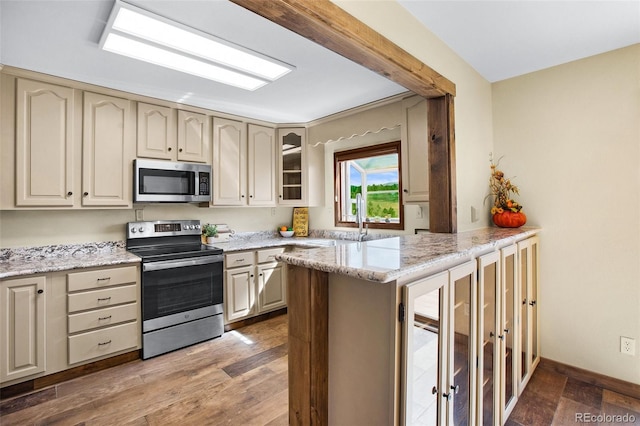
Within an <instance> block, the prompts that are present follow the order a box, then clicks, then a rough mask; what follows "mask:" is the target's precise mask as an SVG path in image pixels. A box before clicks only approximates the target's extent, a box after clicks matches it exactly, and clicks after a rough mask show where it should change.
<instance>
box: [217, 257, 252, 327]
mask: <svg viewBox="0 0 640 426" xmlns="http://www.w3.org/2000/svg"><path fill="white" fill-rule="evenodd" d="M254 269H255V267H254V266H245V267H242V268H233V269H228V270H227V271H226V276H225V293H224V297H225V305H224V311H225V312H224V313H225V315H226V317H227V321H235V320H238V319H241V318H244V317H246V316H249V315H251V314H253V313H254V312H255V303H256V285H255V279H254V278H255V277H254Z"/></svg>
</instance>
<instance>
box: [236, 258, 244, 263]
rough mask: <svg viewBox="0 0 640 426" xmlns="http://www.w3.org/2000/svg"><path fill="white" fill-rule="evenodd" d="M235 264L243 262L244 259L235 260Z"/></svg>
mask: <svg viewBox="0 0 640 426" xmlns="http://www.w3.org/2000/svg"><path fill="white" fill-rule="evenodd" d="M236 262H244V259H236Z"/></svg>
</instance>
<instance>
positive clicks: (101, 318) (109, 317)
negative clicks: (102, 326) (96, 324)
mask: <svg viewBox="0 0 640 426" xmlns="http://www.w3.org/2000/svg"><path fill="white" fill-rule="evenodd" d="M108 319H111V315H109V316H108V317H98V321H104V320H108Z"/></svg>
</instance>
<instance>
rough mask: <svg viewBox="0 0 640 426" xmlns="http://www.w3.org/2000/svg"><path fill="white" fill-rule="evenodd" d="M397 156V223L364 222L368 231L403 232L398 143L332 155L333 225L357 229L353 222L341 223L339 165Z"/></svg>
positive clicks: (341, 198)
mask: <svg viewBox="0 0 640 426" xmlns="http://www.w3.org/2000/svg"><path fill="white" fill-rule="evenodd" d="M388 154H397V155H398V204H399V205H398V218H399V221H398V222H397V223H386V222H364V223H365V225H368V227H369V228H370V229H393V230H404V204H403V200H402V194H403V190H402V152H401V143H400V141H393V142H387V143H382V144H376V145H371V146H365V147H362V148H354V149H349V150H344V151H336V152H334V153H333V176H334V179H333V184H334V185H333V196H334V206H333V212H334V224H335V226H336V227H341V228H357V227H358V224H357V223H356V222H355V221H354V222H347V221H342V220H341V218H342V200H343V194H342V167H340V163H341V162H343V161H349V160H357V159H361V158H368V157H376V156H380V155H388Z"/></svg>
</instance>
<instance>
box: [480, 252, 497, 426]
mask: <svg viewBox="0 0 640 426" xmlns="http://www.w3.org/2000/svg"><path fill="white" fill-rule="evenodd" d="M499 287H500V253H499V252H493V253H489V254H486V255H484V256H480V257H479V258H478V372H477V375H478V379H477V389H476V392H477V393H476V395H477V400H476V401H477V419H478V422H477V423H478V424H479V425H484V426H489V425H497V424H499V421H500V405H499V398H498V397H497V395H499V393H498V390H499V388H500V375H499V374H500V341H501V340H502V339H503V338H504V336H503V335H502V334H500V333H498V317H499V306H500V291H499Z"/></svg>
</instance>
